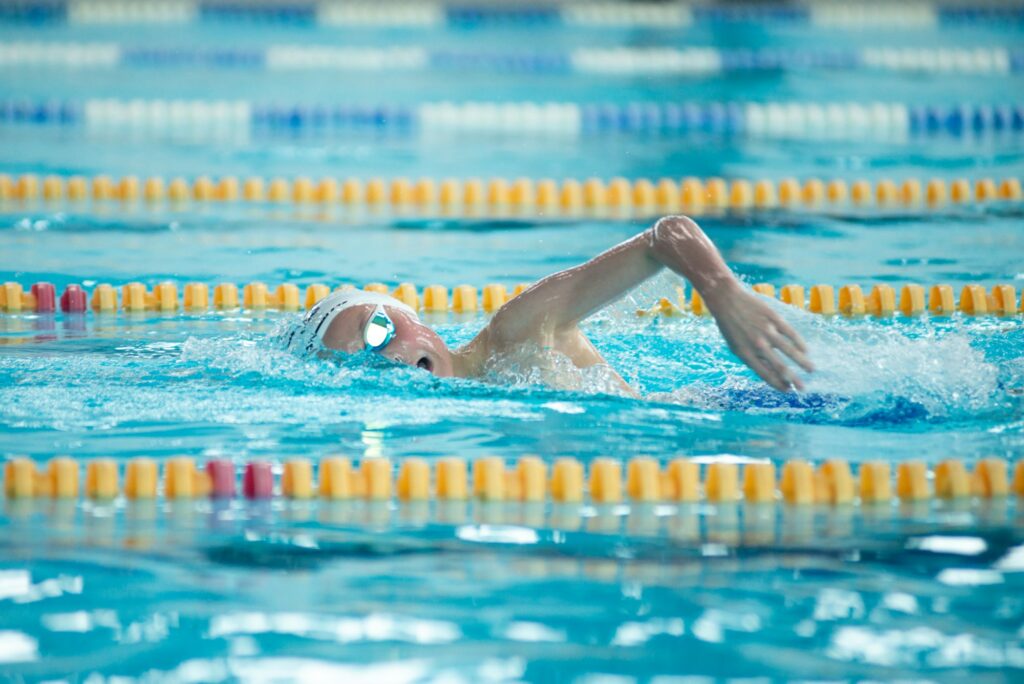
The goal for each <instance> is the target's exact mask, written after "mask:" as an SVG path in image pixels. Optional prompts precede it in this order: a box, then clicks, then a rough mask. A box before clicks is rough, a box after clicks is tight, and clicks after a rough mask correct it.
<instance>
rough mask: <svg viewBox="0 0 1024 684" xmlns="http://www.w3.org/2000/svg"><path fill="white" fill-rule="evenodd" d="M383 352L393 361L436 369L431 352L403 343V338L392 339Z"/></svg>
mask: <svg viewBox="0 0 1024 684" xmlns="http://www.w3.org/2000/svg"><path fill="white" fill-rule="evenodd" d="M381 353H382V354H383V355H384V356H385V357H386V358H388V359H390V360H391V361H396V362H398V363H404V364H406V365H407V366H416V367H417V368H422V369H424V370H427V371H430V372H433V371H434V361H433V359H432V358H431V357H430V355H429V354H427V353H425V352H424V351H423V350H421V349H419V348H417V347H416V346H415V345H410V344H406V343H403V342H402V341H401V340H398V339H395V340H392V342H391V344H389V345H388V346H387V347H385V348H384V349H383V350H382V351H381Z"/></svg>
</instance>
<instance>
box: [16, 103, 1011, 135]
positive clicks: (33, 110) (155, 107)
mask: <svg viewBox="0 0 1024 684" xmlns="http://www.w3.org/2000/svg"><path fill="white" fill-rule="evenodd" d="M0 123H31V124H37V125H60V126H71V125H81V126H86V127H88V128H90V129H101V130H102V129H110V130H112V131H116V132H117V133H119V134H121V133H123V132H124V129H125V128H129V129H131V130H133V131H153V132H163V131H185V130H193V129H199V130H202V131H206V132H212V133H214V134H221V133H224V132H229V131H230V132H231V133H233V134H235V135H238V134H239V133H240V132H241V133H248V132H252V131H261V132H282V131H283V132H288V133H290V132H292V131H297V130H300V131H304V132H305V131H315V132H320V133H324V132H331V131H349V130H367V129H386V130H388V131H399V132H413V131H415V132H419V133H443V132H450V133H467V132H485V133H496V132H498V133H500V132H507V133H517V134H523V133H543V134H561V135H569V136H576V135H580V134H584V135H586V134H610V133H617V134H620V133H632V134H665V135H673V134H674V135H683V134H689V133H709V134H725V135H747V136H751V137H768V138H797V139H800V138H810V139H817V138H827V139H854V140H859V139H864V138H869V137H881V138H892V137H905V136H908V135H922V136H924V135H936V134H942V135H950V136H954V137H964V136H972V135H981V134H990V133H1011V132H1012V133H1020V132H1021V131H1022V130H1024V104H1016V105H1013V104H991V105H990V104H981V103H978V104H958V105H939V106H934V105H933V106H925V105H908V104H904V103H898V102H896V103H886V102H864V103H860V102H835V103H814V102H709V103H698V102H682V103H657V102H629V103H625V104H612V103H595V104H579V103H572V102H463V103H453V102H424V103H422V104H419V105H394V106H392V105H377V106H360V105H333V106H328V105H321V104H294V105H280V104H261V103H257V102H252V101H248V100H159V99H158V100H142V99H133V100H117V99H99V98H97V99H88V100H84V101H73V100H63V101H62V100H37V101H32V100H19V99H3V100H0Z"/></svg>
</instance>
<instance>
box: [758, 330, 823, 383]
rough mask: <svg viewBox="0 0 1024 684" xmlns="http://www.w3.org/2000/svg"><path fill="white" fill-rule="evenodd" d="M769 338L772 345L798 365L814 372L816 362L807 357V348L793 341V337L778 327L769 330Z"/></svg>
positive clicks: (809, 371)
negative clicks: (802, 347)
mask: <svg viewBox="0 0 1024 684" xmlns="http://www.w3.org/2000/svg"><path fill="white" fill-rule="evenodd" d="M768 339H769V340H771V343H772V345H773V346H774V347H775V348H776V349H778V350H779V351H780V352H782V353H783V354H785V355H786V356H788V357H789V358H791V359H793V361H794V362H795V363H796V365H798V366H800V367H801V368H803V369H804V370H805V371H807V372H808V373H812V372H814V364H813V363H811V360H810V359H808V358H807V354H806V350H805V349H801V348H800V347H798V346H796V345H795V344H794V343H793V340H792V338H790V337H789V336H788V335H786V334H785V333H783V332H782V331H781V330H778V329H777V328H776V329H775V330H772V331H769V333H768Z"/></svg>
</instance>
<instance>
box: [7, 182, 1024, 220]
mask: <svg viewBox="0 0 1024 684" xmlns="http://www.w3.org/2000/svg"><path fill="white" fill-rule="evenodd" d="M90 198H91V199H92V201H93V202H108V201H120V202H127V203H143V204H147V205H150V206H153V205H159V206H161V207H163V206H169V207H172V208H175V207H182V206H183V205H185V204H186V203H189V202H194V203H200V204H202V203H211V202H230V203H235V202H250V203H251V202H258V203H269V204H295V205H319V206H325V205H339V204H340V205H343V206H348V207H364V208H368V209H383V208H385V207H389V208H391V209H392V210H395V211H397V212H400V213H403V214H412V215H438V214H442V215H465V216H504V215H514V214H520V215H535V216H537V215H540V216H545V217H575V216H580V215H584V214H586V215H592V216H601V215H612V216H614V217H616V218H618V217H621V216H635V217H646V216H656V215H659V214H665V213H672V212H678V211H683V212H686V213H689V214H691V215H694V216H701V215H704V214H716V213H722V212H726V211H730V212H737V213H742V212H748V211H751V210H769V209H776V208H782V209H789V210H820V209H824V208H827V209H829V210H835V209H840V208H854V209H872V210H883V211H884V210H889V211H892V210H897V211H901V212H906V211H915V212H924V211H936V210H939V209H943V208H946V207H948V206H950V205H954V206H983V205H988V204H1006V203H1012V204H1014V205H1016V204H1019V203H1020V202H1021V199H1022V198H1024V193H1022V189H1021V182H1020V180H1019V179H1017V178H1012V177H1011V178H1003V179H1000V180H998V181H997V180H995V179H993V178H987V177H985V178H978V179H976V180H974V181H973V182H972V181H971V180H968V179H966V178H958V179H954V180H951V181H947V180H945V179H941V178H932V179H929V180H927V181H922V180H920V179H916V178H907V179H905V180H903V181H900V182H899V183H897V182H896V181H894V180H892V179H886V178H883V179H879V180H876V181H874V182H872V181H869V180H866V179H858V180H854V181H847V180H844V179H833V180H830V181H827V182H826V181H825V180H823V179H820V178H808V179H806V180H804V181H802V182H801V181H799V180H797V179H795V178H784V179H781V180H777V181H776V180H767V179H762V180H757V181H751V180H747V179H734V180H729V181H727V180H725V179H723V178H717V177H715V178H704V179H702V178H695V177H687V178H684V179H682V180H676V179H674V178H661V179H658V180H656V181H655V180H652V179H646V178H640V179H637V180H633V181H630V180H628V179H626V178H613V179H611V180H609V181H605V180H602V179H600V178H588V179H585V180H577V179H571V178H570V179H565V180H563V181H561V182H556V181H555V180H552V179H538V180H534V179H530V178H517V179H514V180H508V179H504V178H492V179H490V180H488V181H486V182H485V181H483V180H481V179H473V178H471V179H466V180H456V179H439V180H435V179H432V178H421V179H418V180H415V181H413V180H410V179H408V178H393V179H390V180H385V179H383V178H371V179H368V180H365V181H364V180H362V179H358V178H346V179H343V180H341V181H340V182H339V181H338V180H336V179H334V178H321V179H319V180H317V181H314V180H312V179H310V178H296V179H294V180H288V179H285V178H273V179H270V180H269V181H268V180H266V179H264V178H260V177H249V178H246V179H244V180H239V179H238V178H237V177H234V176H224V177H221V178H219V179H217V180H214V179H212V178H210V177H208V176H199V177H197V178H195V179H194V180H192V181H191V182H190V181H188V180H186V179H184V178H180V177H179V178H172V179H170V180H166V179H164V178H163V177H160V176H154V177H150V178H146V179H145V180H140V179H139V178H138V177H136V176H123V177H121V178H119V179H114V178H112V177H110V176H106V175H97V176H92V177H85V176H69V177H64V176H58V175H49V176H45V177H43V178H40V177H39V176H37V175H35V174H22V175H20V176H16V177H12V176H9V175H7V174H0V206H2V203H3V202H4V201H10V200H14V201H20V202H26V201H35V200H38V199H43V200H45V201H47V202H57V201H67V202H69V203H72V204H73V203H79V202H85V201H86V200H88V199H90Z"/></svg>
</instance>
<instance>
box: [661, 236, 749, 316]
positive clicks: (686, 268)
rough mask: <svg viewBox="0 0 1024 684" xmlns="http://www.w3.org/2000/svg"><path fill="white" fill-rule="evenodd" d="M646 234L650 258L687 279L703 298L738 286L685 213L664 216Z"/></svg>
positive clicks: (720, 295)
mask: <svg viewBox="0 0 1024 684" xmlns="http://www.w3.org/2000/svg"><path fill="white" fill-rule="evenodd" d="M648 233H649V241H650V248H649V255H650V257H651V258H653V259H655V260H656V261H657V262H658V263H660V264H661V265H662V266H665V267H667V268H669V269H671V270H673V271H675V272H676V273H678V274H679V275H681V276H683V277H684V278H686V279H687V280H689V281H690V283H691V284H692V285H693V286H694V288H696V290H697V291H698V292H700V294H701V296H702V297H703V298H704V299H705V300H706V301H709V302H714V301H716V300H719V299H721V298H723V297H725V296H727V295H728V294H729V293H731V292H734V291H736V290H738V289H739V288H740V284H739V281H737V280H736V276H734V275H733V273H732V271H731V270H729V267H728V266H727V265H726V263H725V261H724V260H723V259H722V256H721V255H720V254H719V253H718V249H716V248H715V245H714V243H712V242H711V240H710V238H708V236H707V235H705V234H704V231H703V230H701V229H700V226H698V225H697V224H696V223H695V222H694V221H692V220H691V219H689V218H687V217H686V216H666V217H665V218H663V219H661V220H660V221H658V222H657V223H656V224H654V227H652V228H651V229H650V230H649V231H648Z"/></svg>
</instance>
